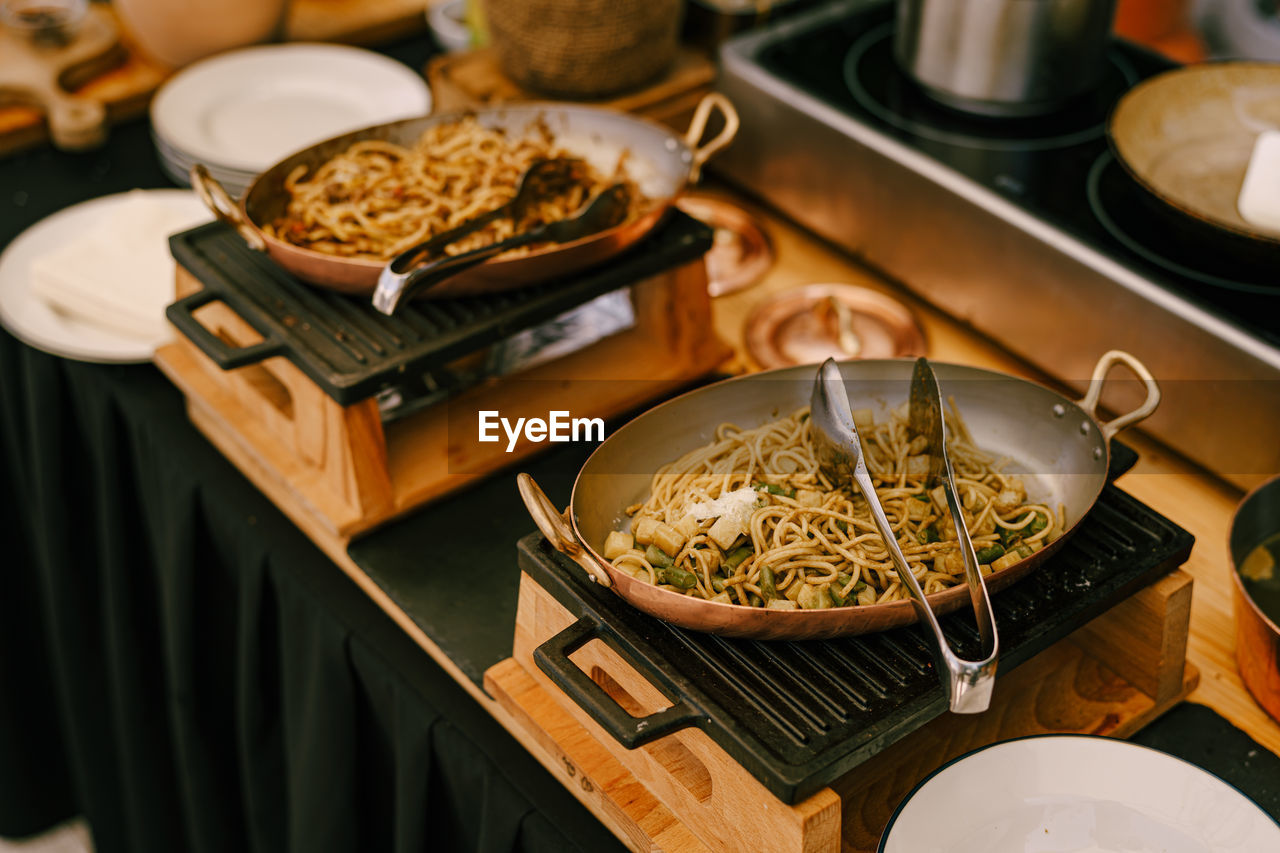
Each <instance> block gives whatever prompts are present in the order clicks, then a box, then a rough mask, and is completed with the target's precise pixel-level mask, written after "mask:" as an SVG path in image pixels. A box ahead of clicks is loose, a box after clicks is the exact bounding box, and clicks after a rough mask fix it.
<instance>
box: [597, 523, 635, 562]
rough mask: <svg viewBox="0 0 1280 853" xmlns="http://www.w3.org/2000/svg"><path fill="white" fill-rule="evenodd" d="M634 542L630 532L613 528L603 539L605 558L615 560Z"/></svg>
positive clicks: (628, 549) (629, 548)
mask: <svg viewBox="0 0 1280 853" xmlns="http://www.w3.org/2000/svg"><path fill="white" fill-rule="evenodd" d="M634 544H635V539H634V538H632V536H631V534H630V533H623V532H622V531H621V530H614V531H612V532H611V533H610V534H609V535H608V536H607V537H606V538H605V540H604V558H605V559H606V560H616V559H617V558H618V557H621V556H622V555H623V554H625V553H627V552H628V551H630V550H631V548H632V546H633V545H634Z"/></svg>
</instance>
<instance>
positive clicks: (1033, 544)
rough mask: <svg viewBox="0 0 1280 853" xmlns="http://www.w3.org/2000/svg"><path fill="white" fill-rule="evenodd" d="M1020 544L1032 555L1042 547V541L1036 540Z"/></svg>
mask: <svg viewBox="0 0 1280 853" xmlns="http://www.w3.org/2000/svg"><path fill="white" fill-rule="evenodd" d="M1022 544H1023V545H1026V546H1027V547H1028V548H1030V549H1031V553H1032V554H1034V553H1035V552H1036V551H1039V550H1040V549H1041V548H1043V547H1044V541H1043V540H1041V539H1036V540H1035V541H1033V542H1023V543H1022Z"/></svg>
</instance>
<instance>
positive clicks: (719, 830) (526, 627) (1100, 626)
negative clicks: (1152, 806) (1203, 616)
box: [513, 572, 1199, 851]
mask: <svg viewBox="0 0 1280 853" xmlns="http://www.w3.org/2000/svg"><path fill="white" fill-rule="evenodd" d="M1189 591H1190V584H1189V580H1188V578H1186V577H1185V576H1183V575H1182V573H1181V572H1175V573H1173V574H1172V575H1170V576H1169V577H1167V578H1163V579H1161V580H1159V581H1157V582H1156V583H1155V584H1154V585H1153V586H1152V588H1151V589H1149V590H1145V591H1142V592H1140V593H1139V594H1138V595H1137V596H1135V599H1136V600H1135V601H1134V602H1133V603H1131V604H1130V603H1128V602H1125V603H1122V604H1121V605H1118V606H1117V607H1116V608H1112V610H1111V611H1109V612H1108V613H1107V614H1104V615H1103V616H1101V617H1099V618H1098V619H1097V620H1094V622H1093V623H1090V625H1089V626H1087V627H1088V628H1089V629H1090V630H1089V631H1087V632H1085V634H1084V636H1085V637H1086V638H1087V639H1086V641H1085V643H1084V644H1078V643H1074V642H1061V643H1058V644H1056V645H1055V646H1052V647H1050V648H1049V649H1047V650H1046V651H1044V652H1042V653H1041V654H1039V655H1037V656H1036V657H1035V658H1034V659H1033V660H1031V661H1029V662H1027V663H1025V664H1023V665H1022V666H1021V667H1019V668H1018V669H1016V670H1014V671H1012V672H1010V673H1008V674H1006V675H1004V676H1003V677H1002V678H1001V679H1000V681H999V682H998V683H997V686H996V691H995V695H994V697H993V701H992V706H991V708H990V710H988V711H987V712H986V713H984V714H980V715H974V716H968V715H953V714H947V715H944V716H942V717H939V718H937V719H936V720H934V721H932V722H930V723H929V724H928V725H926V726H924V727H922V728H921V729H920V730H919V731H917V732H915V733H914V734H912V735H911V736H910V737H908V738H905V739H903V740H901V741H899V742H898V743H896V744H894V745H892V746H890V747H889V748H887V749H886V750H885V751H884V752H882V753H880V754H879V755H877V756H875V757H873V758H872V759H870V760H869V761H867V762H865V763H863V764H862V765H860V766H859V767H857V768H855V769H854V770H852V771H850V772H849V773H848V774H846V775H845V776H844V777H842V778H841V779H838V780H836V781H835V782H833V783H832V784H831V786H830V787H829V788H827V789H824V791H822V792H819V794H816V795H814V797H813V798H811V800H810V801H807V802H806V803H803V804H800V806H797V807H792V806H787V805H786V804H783V803H781V802H780V801H778V800H777V799H776V798H774V797H773V796H772V795H771V794H769V793H768V792H767V791H765V790H764V789H763V786H760V785H759V783H757V782H756V781H755V780H754V778H751V777H750V775H749V774H748V773H747V772H746V771H745V770H743V769H742V768H741V767H740V766H739V765H737V763H736V762H734V761H733V760H732V759H730V758H729V757H728V755H727V754H726V753H724V751H723V750H721V749H720V747H718V746H717V745H716V744H715V743H714V742H712V741H711V740H710V738H708V737H707V736H706V735H704V734H703V733H702V732H701V731H700V730H698V729H687V730H684V731H680V732H676V733H674V734H672V735H668V736H666V737H664V738H661V739H659V740H656V741H653V742H651V743H650V744H647V745H645V746H642V747H640V748H638V749H635V750H630V751H628V750H626V749H623V748H622V747H621V746H620V745H619V744H618V743H617V742H616V741H614V740H613V739H612V738H611V737H610V736H609V735H608V734H607V733H606V732H605V731H604V730H603V729H602V728H601V727H600V726H599V725H598V724H596V723H595V722H594V720H592V719H591V718H590V717H589V716H588V715H586V713H585V712H583V711H582V710H581V709H580V708H579V707H578V706H577V705H576V704H575V703H574V702H572V701H571V700H570V699H568V698H567V697H566V696H565V695H564V694H563V693H562V692H561V691H560V690H559V689H558V688H556V687H555V685H554V684H553V683H552V682H551V680H550V679H549V678H548V677H547V676H545V675H544V674H543V673H542V672H541V670H540V669H538V668H537V666H536V664H535V663H534V662H533V650H534V649H535V648H536V647H537V646H538V645H540V644H541V643H542V642H544V641H546V640H547V639H549V638H550V637H551V636H553V635H554V634H555V633H557V632H559V631H560V630H562V629H563V628H565V627H567V626H568V625H569V624H571V623H572V622H573V621H574V617H573V616H572V615H571V614H570V613H569V611H568V610H566V609H565V608H564V607H563V606H562V605H561V604H560V603H559V602H558V601H556V600H555V599H554V597H552V596H551V595H550V594H549V593H547V592H546V591H545V590H543V589H542V588H541V587H539V586H538V585H537V584H536V583H535V582H534V581H533V580H532V579H531V578H529V577H528V576H527V575H522V577H521V586H520V599H519V606H518V610H517V615H516V629H515V639H514V644H513V658H514V659H515V660H516V661H517V662H518V663H519V664H520V665H521V666H523V667H524V669H525V671H526V673H528V674H529V675H530V676H531V677H532V678H533V680H534V682H536V683H537V685H538V686H539V687H540V688H541V689H542V690H543V692H545V693H546V694H547V695H548V696H551V697H552V698H553V699H554V700H555V701H557V702H558V703H559V704H560V705H561V707H562V708H564V710H566V711H567V712H568V713H569V714H570V715H571V716H573V718H574V719H575V720H576V721H577V723H578V725H579V726H580V727H581V728H582V729H584V730H585V731H586V732H588V733H589V734H591V736H592V737H593V738H594V739H596V740H597V741H599V742H600V743H601V744H603V745H604V746H605V748H606V749H608V750H609V751H610V752H611V753H612V754H613V755H614V756H615V757H616V758H617V759H618V760H619V761H620V762H621V763H622V764H623V765H624V766H625V767H626V768H627V770H629V771H630V773H631V774H632V775H633V776H634V777H635V778H636V779H639V780H640V781H641V782H642V783H643V784H644V785H645V787H646V788H647V789H648V790H649V791H650V792H652V793H653V794H654V795H655V796H657V798H658V799H659V800H661V801H662V802H663V803H664V804H665V805H666V806H667V807H668V808H669V809H670V810H671V811H672V812H673V813H674V814H676V815H677V816H678V817H679V818H680V819H681V820H682V821H684V822H685V823H686V824H688V825H689V827H690V829H691V830H692V831H693V832H694V833H695V834H696V835H697V836H698V837H699V838H700V839H702V840H703V842H704V843H706V844H707V846H708V847H710V848H711V849H716V850H735V849H760V850H765V849H803V850H810V849H813V850H817V849H835V846H836V841H834V840H833V839H832V838H831V837H830V835H829V833H830V832H831V831H832V830H833V829H834V830H836V831H838V833H839V846H840V847H841V848H842V849H844V850H856V851H863V850H866V851H870V850H873V849H874V848H875V844H876V842H877V841H878V839H879V835H880V832H881V831H882V830H883V828H884V826H885V824H886V823H887V821H888V819H889V816H890V815H891V814H892V811H893V809H894V808H896V807H897V805H898V803H899V802H900V801H901V799H902V797H903V796H905V795H906V793H907V792H908V791H910V789H911V788H912V787H914V786H915V785H916V784H917V783H918V782H919V781H920V780H921V779H922V778H924V777H925V776H926V775H928V774H929V773H930V772H932V771H933V770H934V769H936V768H937V767H939V766H941V765H942V764H944V763H945V762H947V761H949V760H951V759H952V758H954V757H956V756H959V755H962V754H963V753H965V752H968V751H970V750H972V749H976V748H978V747H980V746H985V745H987V744H990V743H994V742H996V741H1000V740H1007V739H1009V738H1015V737H1024V736H1028V735H1036V734H1045V733H1050V732H1076V733H1087V734H1095V735H1108V736H1112V737H1127V736H1129V735H1131V734H1133V733H1134V732H1136V731H1137V730H1139V729H1140V728H1142V727H1143V726H1144V725H1146V724H1147V723H1149V722H1150V721H1151V720H1153V719H1155V717H1157V716H1159V715H1160V714H1161V713H1163V712H1164V711H1166V710H1167V709H1168V708H1170V707H1172V706H1173V705H1174V704H1176V703H1177V702H1178V701H1181V700H1182V699H1183V698H1185V697H1186V695H1187V694H1188V693H1189V692H1190V691H1191V690H1192V689H1194V687H1195V686H1196V684H1197V682H1198V680H1199V673H1198V671H1197V670H1196V669H1195V667H1193V666H1191V665H1190V664H1186V665H1185V667H1184V666H1177V665H1176V662H1175V661H1173V660H1172V658H1171V657H1170V656H1171V655H1173V654H1174V653H1175V652H1176V649H1177V648H1178V647H1179V643H1178V641H1177V637H1179V636H1180V637H1181V638H1182V641H1183V642H1184V643H1185V638H1186V635H1187V628H1188V617H1189V609H1188V607H1187V606H1186V603H1187V599H1188V596H1189ZM1125 604H1128V605H1129V606H1124V605H1125ZM1157 617H1158V618H1157ZM1143 626H1145V629H1146V630H1148V631H1150V632H1154V634H1152V635H1151V636H1147V635H1141V634H1135V633H1134V632H1133V630H1129V629H1131V628H1132V629H1135V630H1136V629H1138V628H1142V627H1143ZM1082 630H1083V629H1082ZM1086 645H1087V647H1088V649H1089V650H1088V651H1087V650H1086ZM1152 649H1164V652H1163V654H1164V655H1165V657H1161V656H1160V655H1157V654H1154V653H1152V652H1151V650H1152ZM571 659H572V660H573V661H574V663H576V664H578V665H579V667H581V668H582V669H583V671H584V672H586V673H587V674H588V675H589V676H590V677H591V678H592V679H593V680H595V681H596V682H597V683H598V684H600V685H601V686H602V687H604V689H605V691H606V692H607V693H609V695H610V696H612V697H613V698H614V699H615V701H616V702H618V704H619V705H620V706H622V707H623V708H624V709H625V710H626V711H628V712H629V713H631V714H632V715H643V714H649V713H653V712H654V711H656V710H659V709H661V708H663V707H666V706H668V705H669V704H670V702H669V701H668V700H667V699H666V697H664V696H663V695H662V693H661V692H660V691H659V690H658V689H657V688H656V687H654V686H653V685H652V684H651V683H649V682H648V680H647V679H645V678H644V677H643V676H641V675H639V674H638V673H636V672H635V671H634V669H632V668H631V667H630V666H629V665H627V664H626V662H625V661H624V660H623V659H622V658H621V657H620V656H619V655H618V654H617V653H616V652H614V651H613V650H612V649H611V648H609V647H608V646H607V645H606V644H604V643H602V642H599V641H593V642H591V643H588V644H586V645H585V646H583V648H582V649H580V650H579V651H578V652H575V653H574V654H573V655H572V656H571ZM1104 661H1105V662H1106V663H1104ZM1143 663H1145V664H1146V665H1149V666H1153V667H1155V666H1159V667H1161V668H1162V671H1161V674H1159V675H1152V676H1151V677H1150V678H1149V679H1145V678H1144V679H1139V680H1142V681H1144V683H1148V682H1149V683H1157V682H1158V683H1161V684H1163V680H1164V679H1165V678H1167V677H1168V676H1167V673H1168V672H1176V673H1177V675H1178V678H1179V682H1178V685H1177V688H1176V689H1175V690H1174V691H1172V692H1169V691H1168V690H1167V689H1165V688H1163V687H1162V688H1161V690H1159V691H1157V692H1158V694H1159V698H1155V696H1154V695H1149V694H1148V693H1147V692H1146V691H1145V690H1144V689H1141V688H1140V687H1139V686H1138V685H1136V684H1134V683H1132V682H1130V681H1129V680H1127V679H1126V678H1125V677H1123V676H1122V675H1120V674H1119V673H1118V672H1117V670H1116V669H1112V668H1111V665H1112V664H1115V666H1117V667H1118V668H1120V669H1123V670H1126V671H1134V672H1136V671H1137V667H1138V666H1140V665H1142V664H1143ZM753 786H754V787H753ZM832 796H834V797H835V798H837V799H838V801H839V804H840V805H839V818H838V819H833V817H832V814H831V812H830V808H831V802H832V801H831V797H832ZM762 804H768V809H767V810H768V811H769V812H770V814H771V815H772V819H771V821H770V826H771V827H772V829H770V828H769V827H760V826H756V825H755V824H754V823H753V822H752V821H753V815H754V814H755V813H758V812H759V810H760V809H761V807H762ZM819 806H820V808H819ZM806 807H807V808H809V809H811V810H812V811H811V812H810V813H809V814H807V815H806V814H803V813H802V812H803V811H804V809H805V808H806ZM743 830H746V832H743ZM726 833H727V834H726ZM747 836H749V837H750V839H751V841H750V846H749V847H743V846H742V845H744V844H747V840H746V837H747Z"/></svg>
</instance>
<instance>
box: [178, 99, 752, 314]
mask: <svg viewBox="0 0 1280 853" xmlns="http://www.w3.org/2000/svg"><path fill="white" fill-rule="evenodd" d="M716 111H718V112H719V113H720V114H721V117H722V127H721V129H720V130H719V131H718V132H717V133H716V134H715V135H714V136H713V137H712V138H710V139H709V140H707V141H705V142H703V141H702V138H703V136H704V135H705V134H706V132H707V128H708V125H709V124H710V123H711V118H712V114H713V113H714V112H716ZM468 119H473V120H474V123H475V125H477V126H478V127H480V128H482V129H485V130H491V131H496V132H498V133H501V134H503V135H506V136H509V137H512V138H518V137H520V136H521V135H524V134H527V133H530V132H531V131H532V130H533V129H537V131H538V132H539V133H544V134H547V135H548V136H549V138H550V139H551V140H552V141H553V143H554V145H555V147H556V148H558V149H560V150H561V151H563V152H564V154H565V155H567V156H573V157H578V158H581V159H583V160H585V161H587V162H588V163H589V164H591V166H592V167H594V168H595V169H597V170H598V171H600V172H602V173H605V174H610V173H613V172H615V170H617V169H618V164H619V162H621V163H622V169H623V170H624V171H625V174H626V176H627V177H628V179H629V180H630V181H631V182H632V183H634V185H635V187H636V189H638V191H639V195H640V197H641V199H642V202H643V203H642V205H641V207H640V208H639V209H638V212H637V214H636V215H634V216H632V217H631V218H629V219H627V221H624V222H623V223H622V224H620V225H617V226H615V227H613V228H609V229H608V230H605V231H601V232H599V233H596V234H592V235H589V236H586V237H583V238H581V239H578V240H575V241H573V242H568V243H563V244H559V245H550V246H543V247H533V248H531V249H530V250H528V251H526V252H525V253H524V254H520V255H499V256H498V257H496V258H493V259H490V260H488V261H486V262H485V263H483V264H481V265H479V266H477V267H474V268H472V269H470V270H467V271H466V272H463V273H460V274H459V275H458V276H456V277H454V278H452V279H450V280H448V281H447V282H446V283H444V284H442V285H440V286H438V287H434V288H431V289H430V290H429V291H427V295H428V296H429V297H431V298H441V297H454V296H464V295H474V294H481V293H488V292H496V291H500V290H507V289H511V288H516V287H523V286H526V285H529V284H534V283H537V282H540V281H545V280H547V279H549V278H553V277H555V276H558V275H564V274H568V273H571V272H574V271H576V270H580V269H585V268H586V267H589V266H592V265H594V264H596V263H599V262H601V261H604V260H606V259H608V258H609V257H611V256H612V255H614V254H616V253H618V252H621V251H622V250H624V249H626V248H628V247H629V246H631V245H633V244H634V243H636V242H637V241H638V240H640V239H641V238H642V237H644V236H645V235H646V234H647V233H648V232H649V231H650V230H651V229H653V228H654V227H655V226H656V225H657V224H658V223H659V221H660V220H661V219H662V217H663V215H664V214H665V213H666V212H667V211H668V210H669V209H670V207H671V205H672V204H674V202H675V201H676V200H677V199H678V198H679V197H680V195H681V194H682V193H683V192H684V190H685V189H686V187H688V186H689V185H690V184H691V183H694V182H696V181H697V180H698V178H699V176H700V173H701V169H702V166H703V164H705V163H706V161H707V160H708V159H709V158H710V157H711V156H712V155H713V154H715V153H716V152H717V151H719V150H720V149H721V148H723V147H724V146H725V145H728V144H729V142H730V141H731V140H732V139H733V136H734V135H735V133H736V132H737V128H738V116H737V113H736V111H735V110H734V108H733V105H732V104H731V103H730V102H729V100H728V99H727V98H725V97H724V96H723V95H720V94H718V93H714V92H713V93H711V94H708V95H707V96H706V97H705V98H703V100H702V101H701V102H700V103H699V104H698V107H697V109H696V110H695V112H694V115H693V119H692V120H691V122H690V125H689V128H688V131H687V132H686V133H685V134H684V135H683V136H682V135H679V134H677V133H675V132H673V131H671V130H669V129H668V128H666V127H664V126H662V125H659V124H657V123H655V122H652V121H649V120H647V119H643V118H639V117H637V116H632V115H627V114H625V113H620V112H616V111H613V110H608V109H602V108H597V107H589V106H582V105H577V104H565V103H558V102H543V103H539V102H534V103H522V104H514V105H510V106H501V107H494V108H488V109H481V110H475V111H472V112H467V113H444V114H439V115H432V116H426V117H422V118H414V119H406V120H402V121H397V122H392V123H389V124H382V125H377V126H374V127H368V128H364V129H362V130H357V131H353V132H351V133H346V134H343V135H342V136H337V137H334V138H333V139H329V140H326V141H324V142H321V143H319V144H317V145H313V146H311V147H309V148H306V149H304V150H302V151H299V152H297V153H295V154H292V155H290V156H289V157H287V158H285V159H284V160H282V161H280V162H279V163H277V164H276V165H274V166H272V167H271V168H270V169H267V170H266V171H265V172H263V173H262V174H261V175H259V176H258V177H257V178H256V179H255V180H254V181H253V183H252V184H251V185H250V186H249V188H248V190H247V191H246V192H245V195H244V198H243V199H242V200H241V201H240V202H239V203H238V204H237V203H236V202H234V201H233V200H232V199H231V198H230V197H229V196H228V195H227V193H226V192H225V191H223V189H222V187H221V186H219V185H218V184H217V182H216V181H214V180H212V179H211V178H210V177H208V175H207V173H204V174H196V172H197V170H198V168H199V167H197V169H193V186H194V187H195V189H196V191H197V192H198V193H199V194H200V196H201V198H203V199H204V201H205V204H207V205H208V206H209V207H210V208H211V209H212V210H213V211H214V213H215V214H216V215H217V216H218V217H219V218H220V219H222V220H223V221H225V222H227V223H229V224H230V225H232V226H234V227H235V228H236V230H237V231H238V232H239V234H240V236H241V237H243V238H244V240H245V242H246V243H247V244H248V245H249V246H250V247H252V248H254V249H257V250H259V251H263V252H265V253H267V255H268V256H269V257H270V258H271V259H272V260H274V261H275V262H276V263H278V264H279V265H280V266H282V267H284V268H285V269H286V270H288V271H289V272H291V273H293V274H294V275H296V276H297V277H298V278H300V279H302V280H304V281H306V282H309V283H311V284H313V285H316V286H319V287H324V288H329V289H332V290H337V291H340V292H343V293H349V294H353V295H369V294H372V293H373V291H374V288H375V287H376V286H377V282H378V276H379V274H380V273H381V272H382V270H383V268H384V267H386V265H387V262H388V261H389V260H390V259H391V257H392V256H394V254H395V251H396V250H395V247H389V248H388V253H387V256H386V257H370V256H353V257H348V256H343V255H340V254H335V253H333V252H331V251H318V250H316V249H313V248H309V247H307V246H304V245H297V244H295V243H294V242H290V241H289V240H286V239H282V238H281V237H280V236H277V234H276V233H275V230H276V229H275V228H274V227H273V223H277V222H280V221H281V220H282V219H284V218H285V217H286V214H287V211H288V206H289V203H290V200H291V198H292V196H291V193H290V189H289V186H288V185H289V184H290V183H291V182H292V181H294V180H296V179H297V175H299V174H300V173H303V174H304V178H305V174H314V173H315V172H316V171H317V170H319V169H320V168H321V167H322V166H323V165H324V164H326V163H328V162H330V161H332V160H334V159H335V158H337V157H340V156H342V155H344V154H345V153H346V152H348V151H349V150H350V149H351V148H352V146H353V145H357V144H359V143H368V142H373V143H376V144H382V143H386V144H388V145H390V146H401V147H412V146H413V145H414V144H415V143H416V142H417V141H418V140H420V139H421V138H422V137H423V135H424V133H426V132H428V131H429V130H430V129H432V128H434V127H437V126H443V125H447V124H449V123H456V122H462V121H464V120H468ZM452 224H453V225H456V224H457V223H456V222H455V223H452ZM398 248H399V249H403V248H405V246H400V247H398Z"/></svg>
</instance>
